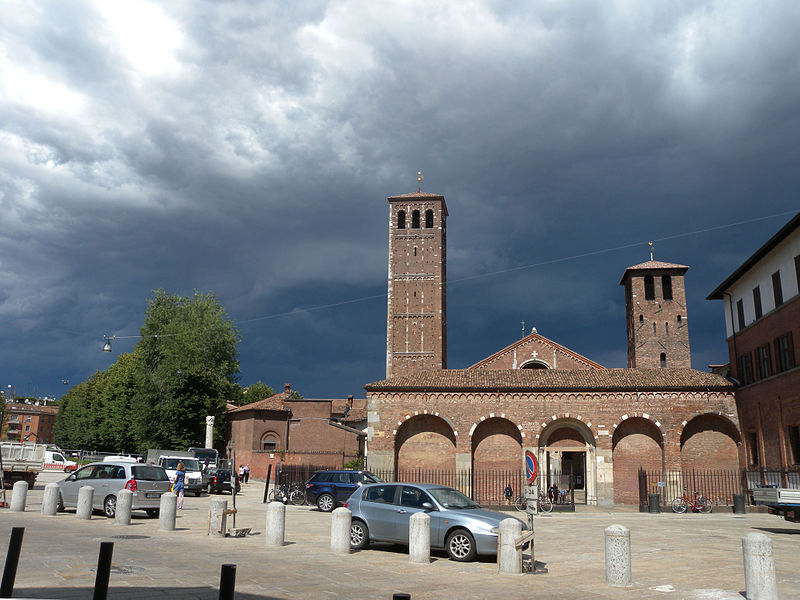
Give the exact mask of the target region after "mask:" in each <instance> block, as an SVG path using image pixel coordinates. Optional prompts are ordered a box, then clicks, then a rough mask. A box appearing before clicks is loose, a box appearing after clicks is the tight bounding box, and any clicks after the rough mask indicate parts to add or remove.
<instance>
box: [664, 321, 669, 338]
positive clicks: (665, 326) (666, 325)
mask: <svg viewBox="0 0 800 600" xmlns="http://www.w3.org/2000/svg"><path fill="white" fill-rule="evenodd" d="M664 333H665V334H666V335H669V321H667V322H666V323H664Z"/></svg>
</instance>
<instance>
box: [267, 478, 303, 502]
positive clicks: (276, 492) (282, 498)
mask: <svg viewBox="0 0 800 600" xmlns="http://www.w3.org/2000/svg"><path fill="white" fill-rule="evenodd" d="M301 485H302V484H299V483H292V484H291V485H289V484H287V483H282V484H280V486H276V487H275V488H274V489H273V490H272V491H271V492H270V494H269V501H270V502H283V503H284V504H288V503H289V502H291V503H292V504H294V505H295V506H300V505H303V504H305V503H306V493H305V491H304V490H302V489H301Z"/></svg>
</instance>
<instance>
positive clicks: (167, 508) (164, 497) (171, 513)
mask: <svg viewBox="0 0 800 600" xmlns="http://www.w3.org/2000/svg"><path fill="white" fill-rule="evenodd" d="M177 512H178V496H177V494H175V493H173V492H167V493H166V494H161V501H160V502H159V504H158V529H159V531H174V530H175V517H176V514H177Z"/></svg>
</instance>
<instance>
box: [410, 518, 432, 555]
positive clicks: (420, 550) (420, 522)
mask: <svg viewBox="0 0 800 600" xmlns="http://www.w3.org/2000/svg"><path fill="white" fill-rule="evenodd" d="M408 562H412V563H419V564H423V565H427V564H428V563H430V562H431V517H430V515H429V514H428V513H425V512H418V513H414V514H413V515H411V518H410V519H409V522H408Z"/></svg>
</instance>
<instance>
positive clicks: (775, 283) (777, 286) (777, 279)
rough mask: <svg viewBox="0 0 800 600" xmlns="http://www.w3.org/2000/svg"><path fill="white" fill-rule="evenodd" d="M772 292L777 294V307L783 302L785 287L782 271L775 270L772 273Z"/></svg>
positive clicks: (774, 294)
mask: <svg viewBox="0 0 800 600" xmlns="http://www.w3.org/2000/svg"><path fill="white" fill-rule="evenodd" d="M772 294H773V296H775V308H778V307H779V306H780V305H781V304H783V287H781V272H780V271H775V272H774V273H773V274H772Z"/></svg>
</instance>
